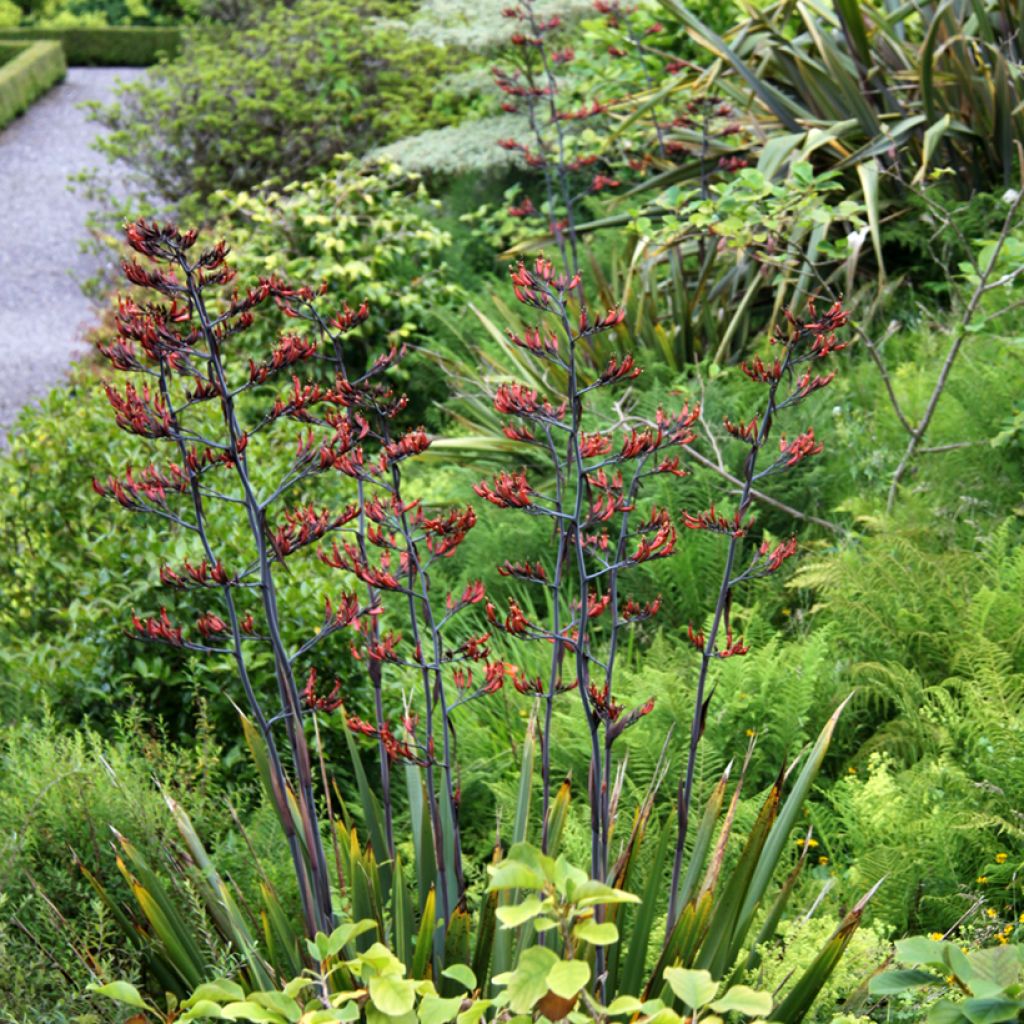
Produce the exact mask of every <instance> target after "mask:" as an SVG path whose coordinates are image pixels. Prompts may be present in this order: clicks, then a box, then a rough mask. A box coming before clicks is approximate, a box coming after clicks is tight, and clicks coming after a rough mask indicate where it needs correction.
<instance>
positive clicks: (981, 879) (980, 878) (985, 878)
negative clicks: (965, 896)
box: [977, 875, 988, 885]
mask: <svg viewBox="0 0 1024 1024" xmlns="http://www.w3.org/2000/svg"><path fill="white" fill-rule="evenodd" d="M987 881H988V875H978V878H977V882H978V885H984V884H985V883H986V882H987Z"/></svg>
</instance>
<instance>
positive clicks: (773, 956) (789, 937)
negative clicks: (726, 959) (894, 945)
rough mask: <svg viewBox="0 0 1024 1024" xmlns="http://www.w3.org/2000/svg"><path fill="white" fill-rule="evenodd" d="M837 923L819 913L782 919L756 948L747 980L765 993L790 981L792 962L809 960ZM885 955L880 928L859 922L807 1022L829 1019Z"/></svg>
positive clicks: (886, 946) (886, 949)
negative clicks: (769, 938)
mask: <svg viewBox="0 0 1024 1024" xmlns="http://www.w3.org/2000/svg"><path fill="white" fill-rule="evenodd" d="M838 925H839V918H838V917H836V916H833V915H832V914H828V913H822V912H819V913H817V914H815V915H813V916H811V917H802V916H801V917H794V918H792V919H790V920H786V921H783V922H782V923H781V924H780V925H779V931H778V934H777V935H776V937H775V939H774V940H773V941H772V942H770V943H767V944H766V945H764V946H762V947H761V948H760V950H759V952H760V954H761V964H760V967H759V969H758V971H757V972H756V973H755V974H753V975H752V976H751V978H750V979H749V981H750V984H752V985H754V986H755V987H756V988H761V989H765V990H767V991H769V992H771V991H774V990H775V989H776V988H778V987H779V986H780V985H785V984H786V983H787V982H788V981H789V980H790V975H791V973H792V971H793V964H806V963H809V962H810V961H811V960H813V959H814V956H815V955H816V954H817V952H818V950H820V949H821V948H822V946H824V945H825V943H826V942H827V941H828V939H829V937H830V936H831V935H832V934H833V933H834V932H835V930H836V928H837V926H838ZM888 955H889V942H888V938H887V936H886V934H885V929H884V927H883V926H881V925H879V924H877V923H869V924H861V926H860V928H858V929H857V931H856V932H854V934H853V938H852V939H851V940H850V944H849V946H847V947H846V952H845V953H844V954H843V957H842V959H841V960H840V961H839V965H838V966H837V967H836V969H835V972H834V973H833V974H832V976H831V977H830V978H829V980H828V982H827V983H826V985H825V987H824V988H823V989H822V991H821V995H820V996H818V998H817V999H816V1000H815V1002H814V1006H813V1007H812V1009H811V1012H810V1013H809V1014H808V1016H807V1017H806V1018H805V1020H806V1021H807V1024H819V1022H820V1024H824V1022H826V1021H832V1019H833V1014H834V1013H836V1012H838V1011H839V1010H841V1009H842V1004H843V1002H844V1001H845V1000H846V999H848V998H849V997H850V995H851V994H852V993H853V991H854V990H855V989H856V988H857V987H858V986H859V985H860V984H861V982H862V981H864V979H865V978H867V977H868V976H869V975H870V974H871V973H872V972H873V971H874V970H875V969H876V968H878V966H879V965H880V964H882V963H883V961H884V960H885V959H886V957H887V956H888Z"/></svg>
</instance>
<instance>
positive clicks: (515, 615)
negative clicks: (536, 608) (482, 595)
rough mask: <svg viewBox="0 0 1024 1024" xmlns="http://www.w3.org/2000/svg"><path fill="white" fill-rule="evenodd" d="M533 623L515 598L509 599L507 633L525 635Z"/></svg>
mask: <svg viewBox="0 0 1024 1024" xmlns="http://www.w3.org/2000/svg"><path fill="white" fill-rule="evenodd" d="M531 625H532V623H531V622H530V620H529V619H527V617H526V615H525V614H524V613H523V609H522V608H520V607H519V604H518V603H517V602H516V600H515V599H514V598H511V597H510V598H509V599H508V615H506V616H505V632H506V633H512V634H513V635H517V634H520V633H525V632H526V631H527V630H528V629H529V628H530V627H531Z"/></svg>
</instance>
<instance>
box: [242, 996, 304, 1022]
mask: <svg viewBox="0 0 1024 1024" xmlns="http://www.w3.org/2000/svg"><path fill="white" fill-rule="evenodd" d="M249 998H250V999H251V1000H253V1002H256V1003H259V1004H260V1006H265V1007H266V1008H267V1009H268V1010H273V1012H274V1013H279V1014H281V1016H282V1017H285V1018H286V1019H287V1020H289V1021H291V1022H292V1024H294V1022H295V1021H297V1020H298V1019H299V1017H301V1016H302V1007H301V1006H299V1004H298V1003H297V1002H295V1000H294V999H292V998H291V996H286V995H285V994H284V993H283V992H253V993H252V994H251V995H250V996H249Z"/></svg>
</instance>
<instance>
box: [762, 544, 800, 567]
mask: <svg viewBox="0 0 1024 1024" xmlns="http://www.w3.org/2000/svg"><path fill="white" fill-rule="evenodd" d="M796 549H797V544H796V537H790V538H789V540H784V541H783V542H782V543H781V544H777V545H776V546H775V547H774V548H770V547H769V544H768V541H764V542H763V543H762V544H761V546H760V547H759V548H758V550H757V553H758V554H759V555H760V556H761V557H762V558H763V559H765V568H766V569H767V571H768V572H776V571H777V570H778V569H779V568H780V567H781V566H782V563H783V562H784V561H786V559H787V558H792V557H793V555H795V554H796Z"/></svg>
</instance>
